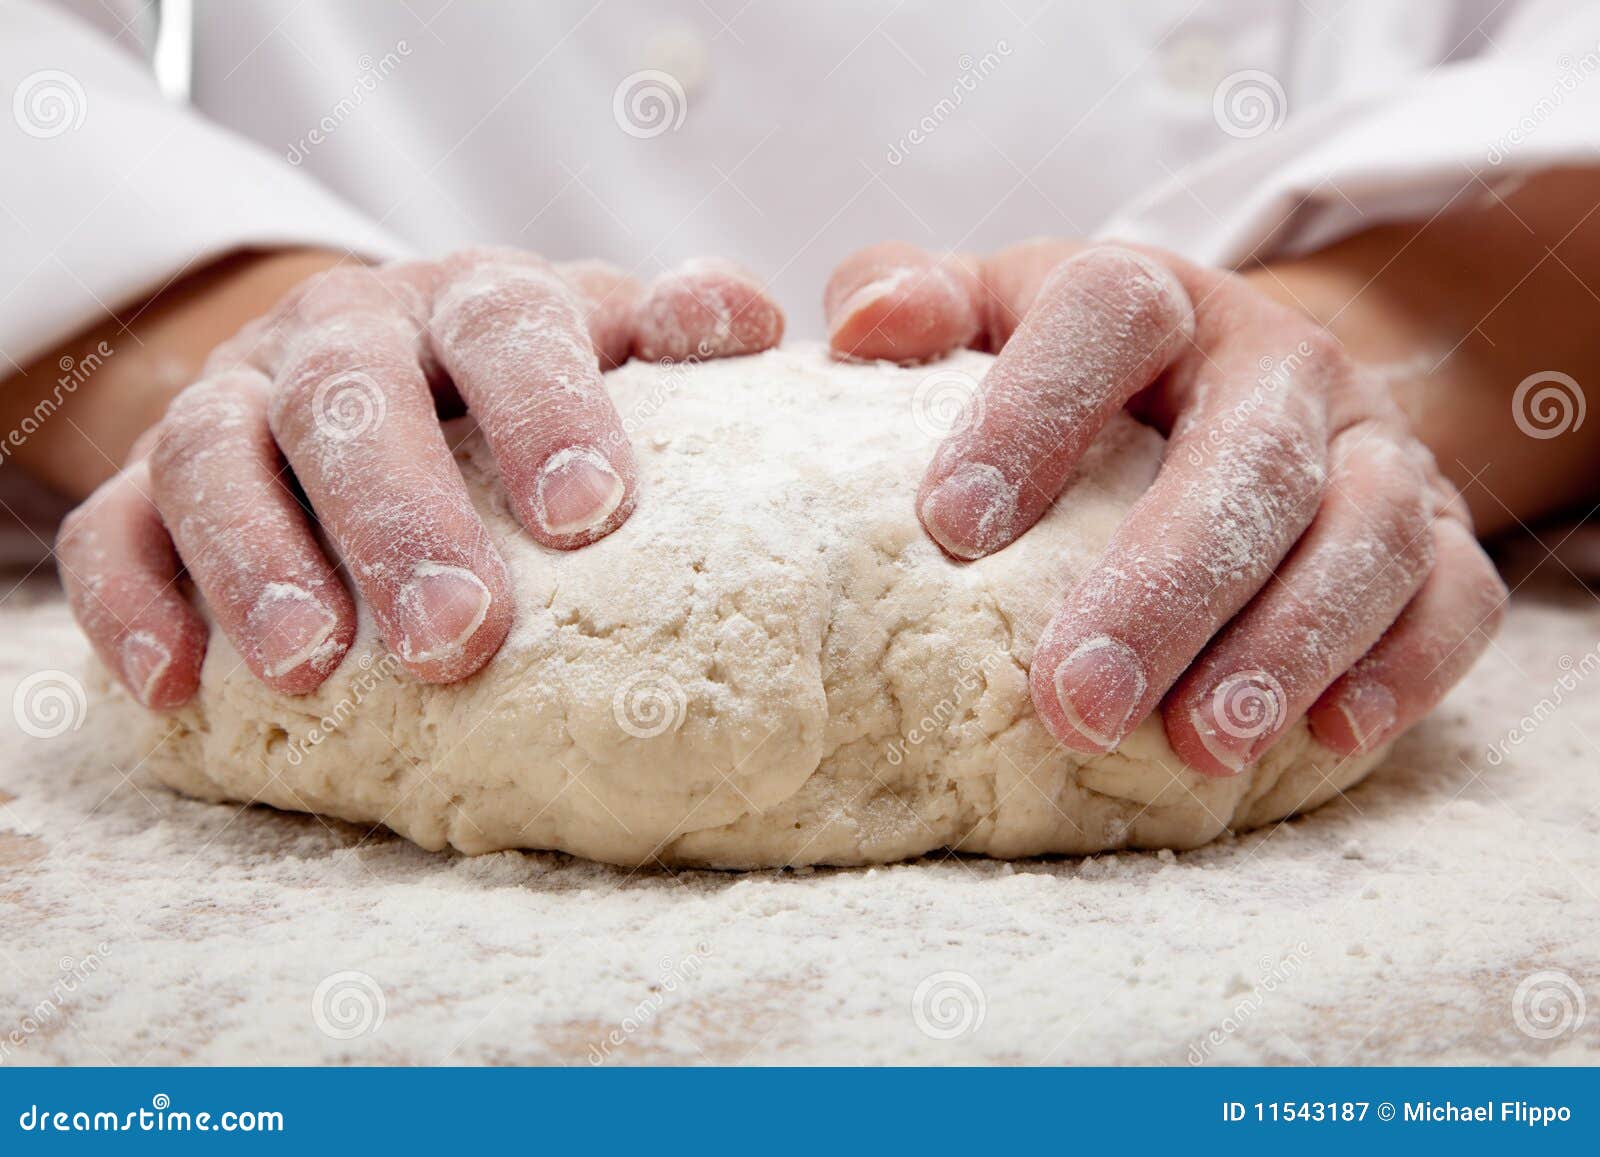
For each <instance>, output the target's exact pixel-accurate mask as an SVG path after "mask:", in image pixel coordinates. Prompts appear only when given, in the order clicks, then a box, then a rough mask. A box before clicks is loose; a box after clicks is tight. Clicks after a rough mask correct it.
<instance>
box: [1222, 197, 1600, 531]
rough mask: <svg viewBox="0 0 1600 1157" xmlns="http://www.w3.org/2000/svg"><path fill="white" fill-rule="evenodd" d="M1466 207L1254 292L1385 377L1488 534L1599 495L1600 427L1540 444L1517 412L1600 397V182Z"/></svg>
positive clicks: (1361, 243)
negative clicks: (1541, 387) (1562, 387)
mask: <svg viewBox="0 0 1600 1157" xmlns="http://www.w3.org/2000/svg"><path fill="white" fill-rule="evenodd" d="M1502 198H1503V199H1502ZM1467 200H1468V198H1467V197H1465V196H1464V197H1463V198H1461V201H1460V202H1458V203H1457V205H1456V206H1454V207H1452V208H1450V209H1449V210H1447V211H1446V212H1443V213H1441V214H1440V215H1439V216H1438V217H1436V218H1435V219H1433V220H1432V221H1430V222H1428V223H1426V224H1424V225H1420V226H1417V225H1404V226H1386V227H1381V228H1377V229H1372V230H1369V231H1368V232H1366V233H1362V234H1359V235H1357V236H1355V237H1351V238H1349V239H1347V240H1345V241H1343V242H1341V243H1339V244H1337V245H1334V246H1330V247H1329V248H1328V249H1325V250H1322V251H1320V252H1318V253H1316V254H1313V255H1311V256H1309V257H1306V258H1302V259H1299V260H1295V261H1288V262H1277V263H1272V264H1270V265H1267V266H1264V267H1262V268H1259V269H1256V270H1252V271H1250V272H1248V273H1247V274H1245V276H1246V278H1247V279H1248V280H1249V281H1251V282H1252V283H1253V284H1254V285H1255V286H1256V287H1257V288H1258V289H1260V290H1261V291H1262V292H1264V293H1267V294H1269V295H1270V296H1272V297H1275V298H1277V299H1279V300H1281V301H1284V302H1285V303H1287V304H1291V305H1294V306H1296V307H1298V308H1300V309H1302V310H1304V311H1305V312H1307V313H1309V314H1311V315H1312V316H1313V317H1315V318H1316V319H1317V320H1319V321H1321V322H1322V323H1323V324H1324V325H1326V326H1327V327H1328V328H1329V329H1331V330H1332V331H1333V332H1334V333H1335V334H1336V335H1337V336H1338V337H1339V338H1340V339H1341V341H1343V343H1344V344H1345V346H1346V348H1347V349H1348V350H1349V351H1350V353H1351V354H1352V355H1353V356H1355V357H1356V358H1357V359H1359V360H1360V361H1363V362H1365V363H1367V364H1368V365H1370V366H1373V367H1376V368H1377V369H1378V370H1379V371H1380V372H1382V373H1384V375H1385V376H1386V377H1387V378H1388V379H1389V381H1390V382H1391V383H1392V388H1393V390H1394V395H1395V397H1396V400H1397V401H1398V402H1399V403H1400V405H1401V407H1402V408H1403V409H1405V410H1406V412H1407V413H1408V415H1409V416H1410V417H1411V419H1412V421H1413V422H1414V424H1415V426H1416V429H1417V432H1418V434H1419V436H1420V437H1421V439H1422V440H1423V442H1425V443H1426V444H1427V445H1428V446H1429V447H1430V448H1431V449H1432V450H1433V452H1434V454H1435V455H1436V457H1437V458H1438V461H1439V466H1440V468H1441V469H1442V470H1443V471H1444V473H1445V474H1446V475H1447V476H1448V477H1449V478H1450V479H1451V480H1452V481H1453V482H1455V484H1456V485H1457V486H1458V487H1460V488H1461V490H1462V493H1463V495H1464V497H1465V498H1466V500H1467V503H1468V505H1469V506H1470V507H1471V509H1472V513H1473V517H1474V519H1475V521H1476V523H1477V527H1478V530H1479V532H1480V533H1485V534H1487V533H1492V532H1494V531H1496V530H1500V529H1504V528H1505V527H1507V526H1511V525H1515V524H1516V522H1518V521H1522V522H1528V521H1531V520H1533V519H1536V518H1540V517H1543V516H1546V515H1549V514H1551V513H1554V512H1556V511H1559V510H1562V509H1564V508H1567V507H1572V506H1575V505H1577V504H1580V503H1582V502H1584V501H1585V500H1586V499H1587V500H1590V501H1593V499H1594V498H1595V497H1596V495H1597V494H1600V421H1597V422H1584V423H1583V424H1582V425H1581V426H1576V427H1574V426H1572V424H1571V423H1570V422H1569V423H1567V425H1568V428H1567V429H1566V431H1565V432H1564V433H1561V434H1559V435H1558V436H1554V437H1548V438H1536V437H1533V436H1531V435H1529V434H1528V433H1526V432H1524V431H1523V430H1521V429H1519V427H1518V424H1517V422H1516V421H1515V420H1514V418H1513V400H1512V399H1513V394H1514V393H1515V391H1516V388H1517V386H1518V384H1519V383H1521V382H1522V381H1523V380H1524V379H1526V378H1527V377H1528V376H1529V375H1532V374H1538V373H1541V372H1544V371H1558V372H1560V373H1563V374H1566V375H1568V376H1570V377H1571V378H1572V379H1574V380H1575V381H1576V382H1577V383H1578V384H1579V386H1580V387H1584V388H1588V389H1592V387H1593V384H1594V383H1596V382H1600V337H1597V333H1600V326H1597V325H1596V318H1597V316H1600V296H1597V293H1600V213H1594V211H1593V208H1594V206H1595V204H1596V203H1597V202H1600V170H1569V171H1562V172H1551V173H1547V174H1541V175H1540V176H1538V177H1535V178H1533V179H1530V180H1529V181H1528V182H1527V183H1526V184H1524V185H1522V186H1521V187H1520V188H1518V189H1516V190H1514V191H1507V192H1505V193H1503V194H1502V196H1501V197H1496V196H1494V195H1493V194H1491V193H1490V192H1489V191H1488V189H1487V188H1485V189H1483V190H1482V191H1481V196H1479V197H1476V198H1473V199H1472V203H1470V204H1466V203H1465V202H1467ZM1580 400H1581V399H1574V401H1575V402H1576V401H1580ZM1521 411H1522V412H1523V413H1524V414H1526V413H1527V406H1526V405H1525V404H1524V405H1523V406H1522V407H1521ZM1574 420H1575V415H1574ZM1547 425H1548V423H1547ZM1556 425H1560V423H1559V422H1558V423H1556Z"/></svg>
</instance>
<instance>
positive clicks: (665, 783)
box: [100, 346, 1377, 867]
mask: <svg viewBox="0 0 1600 1157" xmlns="http://www.w3.org/2000/svg"><path fill="white" fill-rule="evenodd" d="M988 361H989V359H988V358H987V357H986V356H984V355H980V354H962V355H959V356H957V357H954V358H952V359H949V360H946V361H943V362H940V363H937V364H935V365H932V366H924V367H918V368H913V369H901V368H896V367H892V366H888V365H882V364H879V365H867V366H845V365H839V364H836V363H834V362H832V361H830V360H829V359H828V358H827V356H826V354H825V353H824V352H823V351H822V350H821V349H819V348H816V347H809V346H798V347H791V348H787V349H784V350H780V351H775V352H771V353H767V354H763V355H761V356H759V357H753V358H741V359H735V360H729V361H717V362H711V363H707V364H704V365H682V366H670V365H669V366H662V365H655V364H649V363H643V364H640V363H635V364H630V365H628V366H626V367H624V368H622V369H620V370H617V371H615V372H613V373H611V374H610V375H609V376H608V381H609V383H610V387H611V390H612V392H613V396H614V397H615V399H616V401H617V405H618V409H619V410H620V411H621V413H622V415H623V418H624V422H625V424H626V426H627V428H628V430H629V432H630V434H631V435H632V437H633V439H634V444H635V446H636V448H637V452H638V456H639V463H640V477H641V488H640V498H639V504H638V510H637V512H636V513H635V514H634V515H633V517H632V519H631V520H630V521H629V522H628V523H627V524H626V525H624V526H623V527H622V528H621V529H620V530H618V531H617V532H616V533H615V534H613V535H611V536H610V537H609V538H606V539H604V540H602V541H601V542H598V543H596V544H594V545H592V546H590V547H587V548H585V549H583V550H580V551H576V552H572V553H558V552H555V551H550V550H545V549H543V548H542V547H539V546H538V545H536V544H535V543H534V542H533V541H532V540H531V539H530V538H528V537H527V536H526V535H525V534H523V533H522V532H521V530H520V528H519V527H518V526H517V524H516V522H515V520H514V518H513V516H512V514H511V512H510V511H509V509H508V508H507V505H506V502H505V500H504V497H503V496H502V495H501V494H500V492H499V491H498V489H497V487H496V481H495V471H494V463H493V461H492V460H491V458H490V456H489V454H488V453H487V452H486V450H485V447H484V444H483V443H482V442H481V441H480V440H479V438H478V437H477V436H476V435H473V436H471V437H469V438H467V439H466V441H465V442H464V444H463V445H462V447H461V449H460V451H459V452H458V454H457V458H458V460H459V462H460V464H461V469H462V472H463V474H464V475H465V476H466V478H467V481H468V484H469V486H470V488H471V490H472V493H473V497H474V500H475V501H476V503H477V505H478V509H479V511H480V512H481V514H482V516H483V519H484V522H485V524H486V525H487V526H488V529H489V532H490V534H491V535H493V537H494V538H495V540H496V541H497V542H498V543H499V545H500V549H501V551H502V552H503V553H504V555H505V558H506V562H507V565H508V567H509V568H510V571H511V575H512V580H513V584H514V589H515V592H516V596H517V600H518V602H517V607H516V616H517V621H516V626H515V627H514V628H513V631H512V634H511V636H510V638H509V639H508V640H507V642H506V644H505V646H504V647H503V648H502V649H501V651H500V652H499V654H498V655H497V656H496V657H495V658H494V660H493V661H492V662H490V663H489V664H488V665H487V666H486V667H485V668H484V669H483V670H482V671H481V672H480V673H479V674H477V675H476V676H474V677H473V678H471V679H468V680H466V681H464V682H462V683H459V684H456V685H453V686H444V687H439V686H429V685H425V684H422V683H419V682H418V681H416V680H415V679H413V678H412V677H411V676H410V675H408V674H407V673H406V672H405V671H404V670H403V669H402V668H401V667H400V666H399V664H398V663H397V662H396V661H395V659H394V658H393V657H392V656H390V655H389V654H388V653H387V652H386V651H385V650H384V648H383V645H382V643H381V641H380V640H379V639H378V637H377V634H376V632H375V629H374V627H373V623H372V619H371V616H370V615H369V614H368V613H367V612H366V610H365V609H364V608H363V609H362V613H361V627H360V633H359V635H358V637H357V640H356V643H355V646H354V647H353V648H352V649H351V651H350V653H349V655H348V656H347V657H346V659H345V661H344V663H343V664H342V665H341V667H340V668H339V669H338V671H336V672H335V673H334V675H333V676H332V677H331V678H329V679H328V681H327V682H326V683H325V684H324V685H323V687H322V688H321V689H320V690H319V691H318V692H317V693H315V694H313V695H309V696H305V697H302V698H289V697H286V696H282V695H278V694H275V693H273V692H271V691H269V690H267V689H266V688H265V687H264V686H263V685H261V684H260V683H259V682H257V681H256V679H255V678H254V677H253V676H252V675H251V674H250V672H249V671H248V670H247V669H246V668H245V667H244V665H243V664H242V663H241V662H240V661H239V658H238V655H237V653H236V652H235V651H234V649H233V648H232V647H231V646H230V645H229V643H228V642H227V640H226V639H225V638H224V637H223V636H222V635H221V633H220V632H213V635H212V640H211V647H210V651H209V653H208V655H207V658H206V662H205V670H204V679H203V683H202V687H201V691H200V694H199V695H198V697H197V698H196V699H195V701H194V702H192V703H191V704H190V705H188V706H187V707H185V708H183V709H182V710H180V711H177V712H175V713H173V714H171V715H169V716H165V717H160V718H150V717H143V716H141V717H142V718H148V719H149V721H148V722H147V723H146V724H145V726H144V728H143V730H142V734H143V735H144V736H145V738H144V739H143V741H142V747H143V749H144V750H143V751H141V752H140V753H139V754H144V753H145V752H146V751H147V752H148V753H149V754H148V758H147V761H146V763H145V766H146V767H148V768H150V769H153V771H154V774H155V775H156V776H157V777H158V778H159V779H161V780H162V781H164V782H166V783H167V784H170V785H171V786H172V787H174V788H177V789H178V790H180V791H183V792H187V793H189V794H191V795H195V796H200V797H203V798H207V799H219V800H221V799H228V800H249V801H256V802H261V803H267V804H271V805H273V806H275V807H279V808H286V809H291V810H299V811H315V812H320V813H323V814H326V815H330V816H338V817H342V818H344V819H347V820H351V821H355V822H358V823H382V824H387V825H388V826H389V827H391V828H393V829H394V830H395V831H397V832H400V833H401V834H403V835H405V836H407V837H409V838H410V839H412V840H414V841H416V842H417V843H418V844H421V845H422V846H423V847H426V848H443V847H445V846H446V845H453V846H454V847H456V848H459V849H461V850H462V851H465V852H485V851H491V850H496V849H502V848H553V849H560V850H564V851H568V852H572V853H575V854H577V855H581V856H587V857H591V858H593V859H598V860H607V861H611V862H613V863H618V864H626V865H634V864H643V863H651V862H655V861H660V862H662V863H665V864H683V865H708V866H717V867H757V866H771V865H785V864H812V863H826V864H859V863H867V862H877V861H888V860H898V859H902V858H905V857H909V856H916V855H918V854H920V853H923V852H927V851H930V850H933V849H939V848H956V849H959V850H961V851H963V852H976V853H987V854H989V855H994V856H1007V857H1012V856H1028V855H1034V854H1039V853H1050V852H1062V853H1090V852H1097V851H1101V850H1104V849H1110V848H1120V847H1145V848H1149V847H1174V848H1186V847H1193V846H1195V845H1198V844H1202V843H1205V842H1206V841H1208V840H1210V839H1212V838H1214V837H1215V836H1217V835H1218V834H1219V833H1221V832H1222V831H1223V830H1224V829H1225V828H1233V829H1240V828H1248V827H1252V826H1256V825H1260V824H1263V823H1267V822H1269V821H1271V820H1274V819H1277V818H1280V817H1282V816H1285V815H1288V814H1290V813H1293V812H1295V811H1299V810H1303V809H1305V808H1310V807H1313V806H1315V805H1316V804H1319V803H1321V802H1322V801H1324V800H1326V799H1328V798H1329V797H1330V796H1332V795H1333V794H1334V793H1335V792H1336V791H1337V790H1339V789H1342V788H1344V787H1347V786H1348V785H1350V784H1352V783H1354V782H1355V781H1356V780H1358V779H1360V778H1361V777H1362V776H1363V775H1365V774H1366V773H1367V771H1368V770H1370V769H1371V767H1372V765H1373V764H1374V763H1375V762H1376V761H1377V757H1376V756H1369V757H1360V758H1354V759H1347V760H1343V761H1341V760H1340V759H1338V758H1336V757H1335V756H1334V755H1333V754H1332V753H1331V752H1329V751H1327V750H1326V749H1324V748H1322V747H1320V746H1319V745H1317V744H1316V743H1315V742H1314V741H1313V740H1312V739H1311V738H1310V736H1309V734H1308V733H1307V732H1306V730H1305V727H1304V725H1303V724H1301V725H1299V726H1297V727H1296V728H1295V729H1294V730H1293V731H1291V732H1290V733H1289V734H1288V735H1287V736H1286V737H1285V738H1284V739H1283V740H1282V741H1281V742H1279V743H1278V744H1277V745H1276V746H1275V747H1274V748H1273V749H1272V751H1271V752H1270V753H1269V754H1268V755H1267V756H1266V758H1265V759H1264V760H1263V761H1262V762H1261V763H1260V764H1259V765H1257V766H1255V767H1253V768H1251V769H1249V770H1247V771H1246V772H1245V774H1243V775H1241V776H1238V777H1236V778H1232V779H1206V778H1204V777H1202V776H1200V775H1198V774H1196V773H1194V772H1191V771H1189V770H1187V769H1185V768H1183V766H1182V765H1181V764H1180V763H1179V761H1178V760H1177V759H1176V758H1175V757H1174V755H1173V753H1172V751H1171V749H1170V748H1169V747H1168V746H1167V743H1166V740H1165V737H1164V735H1163V732H1162V729H1161V726H1160V723H1159V720H1157V719H1151V720H1147V721H1146V723H1145V724H1144V725H1143V726H1142V727H1141V728H1139V730H1138V731H1137V732H1136V733H1135V734H1134V735H1133V736H1132V737H1130V738H1129V740H1128V741H1127V742H1126V743H1125V744H1124V745H1123V746H1122V748H1121V749H1120V750H1119V751H1118V752H1114V753H1112V754H1110V755H1106V756H1101V757H1085V756H1082V755H1078V754H1076V753H1074V752H1072V751H1070V750H1067V749H1065V748H1063V747H1061V746H1059V745H1058V744H1056V743H1055V742H1054V740H1052V739H1051V737H1050V736H1049V734H1048V733H1047V732H1046V731H1045V730H1044V728H1043V727H1042V726H1041V725H1040V724H1039V722H1038V720H1037V719H1036V718H1035V716H1034V713H1033V709H1032V706H1031V705H1030V702H1029V699H1028V687H1027V678H1026V665H1027V663H1028V660H1029V657H1030V654H1031V650H1032V647H1033V644H1034V641H1035V639H1036V638H1037V636H1038V633H1039V630H1040V629H1041V628H1042V627H1043V625H1044V622H1045V621H1046V618H1047V617H1048V613H1049V611H1050V609H1051V608H1052V607H1053V606H1054V605H1055V604H1056V603H1057V601H1058V600H1059V598H1060V596H1061V595H1062V593H1063V592H1064V591H1065V590H1066V589H1067V588H1068V587H1069V586H1070V585H1071V584H1072V583H1073V581H1074V580H1075V579H1076V578H1077V577H1078V576H1079V575H1081V574H1082V573H1083V572H1084V570H1085V569H1086V568H1087V567H1088V566H1089V565H1090V564H1091V563H1092V562H1093V561H1094V559H1095V557H1096V555H1097V554H1098V552H1099V551H1100V549H1101V548H1102V547H1103V545H1104V544H1105V542H1106V541H1107V540H1108V539H1109V537H1110V536H1111V533H1112V531H1113V530H1114V529H1115V527H1116V525H1117V523H1118V521H1119V519H1120V518H1121V516H1122V514H1123V512H1124V511H1125V510H1127V508H1128V507H1129V505H1130V504H1131V503H1132V502H1133V501H1134V499H1135V498H1136V497H1137V496H1138V495H1139V493H1140V492H1141V491H1142V490H1143V489H1144V488H1145V487H1146V486H1147V485H1148V484H1149V482H1150V480H1151V478H1152V477H1153V476H1154V474H1155V471H1156V468H1157V465H1158V462H1159V459H1160V455H1161V449H1162V441H1161V438H1160V437H1159V436H1158V435H1157V434H1156V433H1154V432H1153V431H1151V430H1149V429H1147V428H1145V427H1143V426H1140V425H1138V424H1137V423H1135V422H1134V421H1132V420H1131V419H1128V418H1125V417H1119V418H1118V419H1117V421H1116V422H1115V423H1113V425H1112V426H1111V427H1110V428H1109V430H1108V431H1107V432H1106V434H1105V435H1104V436H1103V437H1101V438H1100V439H1099V440H1098V442H1097V443H1096V446H1095V448H1094V450H1093V451H1092V452H1091V453H1090V455H1089V457H1088V459H1087V460H1086V462H1085V463H1084V466H1083V469H1082V470H1081V472H1080V474H1079V476H1078V478H1077V479H1076V480H1075V481H1074V483H1073V484H1072V485H1071V487H1070V488H1069V489H1068V490H1067V492H1066V493H1065V494H1063V495H1062V497H1061V499H1060V500H1059V501H1058V502H1057V503H1056V505H1055V507H1054V508H1053V509H1052V510H1051V511H1050V513H1049V514H1048V515H1046V517H1045V518H1044V519H1043V521H1041V522H1040V523H1039V524H1038V525H1037V526H1036V527H1035V528H1034V529H1033V530H1032V531H1030V532H1029V533H1028V534H1027V535H1025V536H1024V537H1023V538H1022V539H1021V540H1020V541H1018V542H1017V543H1015V544H1014V545H1012V546H1010V547H1008V548H1007V549H1005V550H1003V551H1001V552H1000V553H999V554H997V555H995V556H993V557H991V558H988V559H985V560H983V561H981V562H977V563H969V564H957V563H953V562H951V561H950V560H948V559H947V558H946V557H945V556H944V555H943V554H941V553H940V551H939V550H938V549H937V548H936V547H935V546H934V545H933V544H932V543H931V542H930V541H929V540H928V539H927V537H926V536H925V535H924V534H923V533H922V531H921V528H920V527H919V526H918V524H917V521H916V518H915V516H914V514H913V510H912V499H913V495H914V494H915V491H916V485H917V481H918V479H919V477H920V475H921V472H922V470H923V467H924V466H925V464H926V462H927V460H928V458H929V455H930V453H931V452H932V449H933V447H934V445H935V442H936V440H937V438H938V436H939V435H940V434H942V433H943V432H945V430H946V429H948V425H949V422H950V421H951V420H952V419H955V420H959V419H960V417H961V414H962V413H963V412H964V407H965V405H966V404H967V403H968V402H969V400H970V396H971V392H972V388H973V387H974V386H975V384H976V382H977V381H978V380H979V379H981V377H982V375H983V372H984V370H985V368H986V367H987V365H988ZM451 440H452V442H454V441H455V440H456V439H455V438H452V439H451ZM100 685H101V686H102V687H103V688H104V687H106V686H107V684H106V681H105V680H103V679H102V680H100Z"/></svg>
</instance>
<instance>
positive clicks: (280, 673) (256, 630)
mask: <svg viewBox="0 0 1600 1157" xmlns="http://www.w3.org/2000/svg"><path fill="white" fill-rule="evenodd" d="M330 585H331V589H330V590H324V591H322V592H320V593H314V592H312V591H309V590H307V589H305V588H304V587H302V586H299V585H297V584H291V583H284V582H275V583H269V584H268V585H267V586H266V588H265V589H264V590H263V591H262V592H261V594H260V595H259V597H258V598H257V599H256V603H255V605H254V606H253V607H252V608H251V609H250V611H249V613H248V614H247V615H246V616H245V623H246V626H247V629H248V630H249V632H250V635H251V638H252V641H253V646H252V652H253V653H252V655H251V667H252V669H253V670H254V671H255V673H256V675H257V676H258V677H259V678H260V679H261V681H262V682H263V683H265V684H266V685H267V686H269V687H271V688H272V689H273V690H274V691H277V692H280V693H281V694H284V695H306V694H309V693H310V692H312V691H315V690H316V689H317V688H318V687H320V686H321V685H322V683H323V681H324V680H325V679H327V677H328V676H329V675H331V674H333V672H334V670H335V669H336V668H337V667H338V666H339V664H340V662H342V661H343V659H344V657H345V654H346V653H347V652H348V651H349V650H350V645H351V644H352V643H353V642H354V641H355V634H356V622H355V608H354V606H353V604H352V603H351V601H350V596H349V595H348V594H346V592H345V590H344V588H343V587H341V586H339V585H338V584H337V583H332V584H330ZM330 604H332V605H330Z"/></svg>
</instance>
